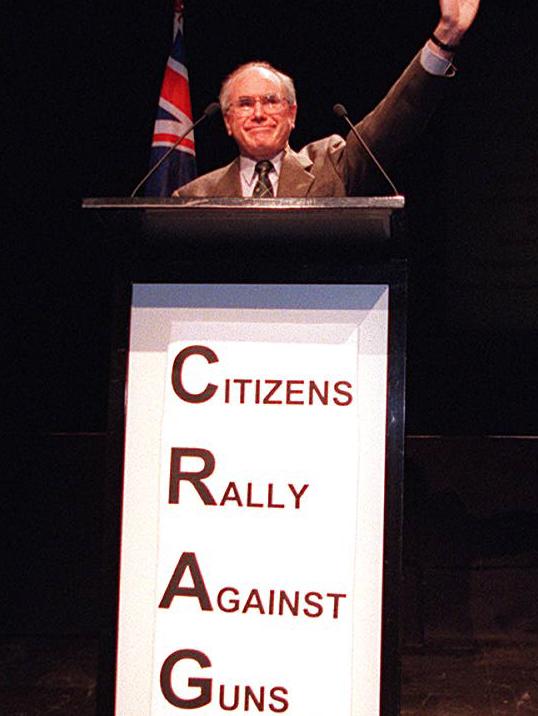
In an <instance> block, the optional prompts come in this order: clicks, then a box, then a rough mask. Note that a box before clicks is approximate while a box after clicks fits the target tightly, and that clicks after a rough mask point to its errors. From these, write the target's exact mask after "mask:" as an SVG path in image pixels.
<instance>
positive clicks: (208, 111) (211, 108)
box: [130, 102, 220, 199]
mask: <svg viewBox="0 0 538 716" xmlns="http://www.w3.org/2000/svg"><path fill="white" fill-rule="evenodd" d="M219 109H220V104H219V103H218V102H211V104H208V105H207V107H206V108H205V109H204V111H203V113H202V115H201V116H200V117H198V119H197V120H196V122H193V123H191V126H190V127H188V128H187V129H186V130H185V131H184V132H183V134H182V135H181V136H180V137H179V139H178V140H177V141H176V142H174V144H173V145H172V146H171V147H170V149H169V150H168V151H167V152H165V154H163V155H162V157H161V158H160V159H159V161H158V162H156V163H155V164H154V165H153V166H152V167H151V169H150V170H149V172H148V173H147V174H146V175H145V176H144V178H143V179H141V180H140V181H139V182H138V184H137V185H136V186H135V188H134V189H133V192H132V194H131V195H130V198H131V199H132V198H133V197H134V196H136V194H137V192H138V190H139V189H140V187H142V186H143V185H144V184H145V183H146V182H147V180H148V179H149V178H150V176H152V175H153V174H154V173H155V172H156V171H157V169H158V168H159V167H160V166H161V164H162V163H163V162H164V160H165V159H168V157H169V156H170V154H172V152H173V151H174V149H175V148H176V147H177V146H178V144H179V143H180V142H182V141H183V140H184V139H185V137H186V136H187V134H190V132H192V130H193V129H194V128H195V127H197V126H198V125H199V124H200V123H201V122H203V121H204V119H207V117H211V116H212V115H213V114H215V112H218V110H219Z"/></svg>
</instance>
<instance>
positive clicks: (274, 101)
mask: <svg viewBox="0 0 538 716" xmlns="http://www.w3.org/2000/svg"><path fill="white" fill-rule="evenodd" d="M257 102H259V103H260V104H261V106H262V108H263V111H264V112H266V113H267V114H277V113H278V112H281V111H282V109H283V107H284V103H285V102H286V100H285V99H284V98H283V97H279V95H276V94H266V95H262V96H261V97H240V98H239V99H238V100H237V102H233V103H232V107H233V108H234V110H235V112H236V114H238V115H240V116H242V117H248V115H249V114H253V113H254V111H255V109H256V103H257Z"/></svg>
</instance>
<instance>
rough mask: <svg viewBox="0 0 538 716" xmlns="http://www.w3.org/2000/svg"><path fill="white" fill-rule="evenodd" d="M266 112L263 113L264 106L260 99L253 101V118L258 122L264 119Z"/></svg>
mask: <svg viewBox="0 0 538 716" xmlns="http://www.w3.org/2000/svg"><path fill="white" fill-rule="evenodd" d="M266 116H267V112H266V111H265V105H264V103H263V101H262V100H261V99H256V100H254V118H255V119H257V120H258V121H259V120H260V119H265V117H266Z"/></svg>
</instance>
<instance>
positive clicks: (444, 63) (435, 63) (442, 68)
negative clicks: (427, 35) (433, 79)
mask: <svg viewBox="0 0 538 716" xmlns="http://www.w3.org/2000/svg"><path fill="white" fill-rule="evenodd" d="M420 64H421V65H422V67H424V69H425V70H426V72H429V73H430V74H431V75H440V76H444V77H453V76H454V75H455V74H456V68H455V67H454V65H453V64H452V62H451V61H450V60H447V59H446V57H440V56H439V55H436V54H435V52H432V51H431V50H430V48H429V47H428V45H424V47H423V48H422V52H421V53H420Z"/></svg>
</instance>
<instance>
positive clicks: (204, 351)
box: [172, 346, 219, 403]
mask: <svg viewBox="0 0 538 716" xmlns="http://www.w3.org/2000/svg"><path fill="white" fill-rule="evenodd" d="M192 355H200V356H203V357H204V358H205V359H206V360H207V362H208V363H218V361H219V359H218V357H217V354H216V353H215V352H214V351H212V350H211V348H208V347H207V346H188V347H187V348H184V349H183V350H182V351H179V353H178V354H177V356H176V358H175V360H174V365H173V366H172V387H173V389H174V393H175V394H176V395H177V396H178V397H179V398H181V400H184V401H185V402H186V403H205V402H206V401H207V400H210V399H211V398H212V397H213V396H214V395H215V393H216V392H217V386H216V385H213V383H208V384H207V385H206V387H205V388H204V390H202V392H201V393H189V391H188V390H186V388H185V386H184V385H183V381H182V379H181V373H182V371H183V364H184V363H185V361H186V360H187V358H188V357H189V356H192Z"/></svg>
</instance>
